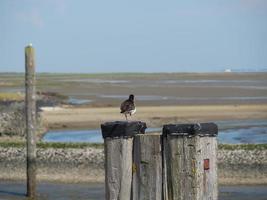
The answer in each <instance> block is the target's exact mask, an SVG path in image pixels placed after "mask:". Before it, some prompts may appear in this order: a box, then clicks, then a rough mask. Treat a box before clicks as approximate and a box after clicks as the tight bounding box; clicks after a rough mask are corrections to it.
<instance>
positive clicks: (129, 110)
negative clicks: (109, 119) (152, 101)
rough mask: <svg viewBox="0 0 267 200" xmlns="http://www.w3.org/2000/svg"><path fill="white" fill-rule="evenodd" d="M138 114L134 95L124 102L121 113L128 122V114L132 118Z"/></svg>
mask: <svg viewBox="0 0 267 200" xmlns="http://www.w3.org/2000/svg"><path fill="white" fill-rule="evenodd" d="M135 112H136V108H135V104H134V95H133V94H131V95H130V96H129V98H128V99H127V100H125V101H124V102H122V104H121V113H122V114H124V115H125V118H126V120H128V119H127V114H129V115H130V116H131V115H132V114H134V113H135Z"/></svg>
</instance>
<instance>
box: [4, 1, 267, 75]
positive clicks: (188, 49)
mask: <svg viewBox="0 0 267 200" xmlns="http://www.w3.org/2000/svg"><path fill="white" fill-rule="evenodd" d="M29 43H32V44H33V47H34V48H35V51H36V69H37V71H38V72H79V73H109V72H212V71H223V70H224V69H227V68H231V69H235V70H242V69H249V70H258V69H262V68H265V69H267V0H201V1H199V0H164V1H163V0H134V1H128V0H112V1H111V0H75V1H74V0H0V72H23V71H24V68H25V64H24V63H25V60H24V59H25V58H24V47H25V46H26V45H27V44H29Z"/></svg>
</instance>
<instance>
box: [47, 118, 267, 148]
mask: <svg viewBox="0 0 267 200" xmlns="http://www.w3.org/2000/svg"><path fill="white" fill-rule="evenodd" d="M216 123H217V124H218V127H219V135H218V141H219V143H227V144H247V143H250V144H263V143H264V144H265V143H267V121H266V120H237V121H218V122H216ZM146 132H161V128H148V129H147V130H146ZM43 141H45V142H92V143H103V139H102V134H101V130H100V129H94V130H62V131H60V130H59V131H49V132H48V133H46V134H45V136H44V137H43Z"/></svg>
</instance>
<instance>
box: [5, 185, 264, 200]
mask: <svg viewBox="0 0 267 200" xmlns="http://www.w3.org/2000/svg"><path fill="white" fill-rule="evenodd" d="M25 194H26V183H24V182H11V181H0V199H1V200H26V198H25ZM37 194H38V200H68V199H70V200H73V199H75V200H84V199H90V200H104V199H105V189H104V184H103V183H90V184H88V183H87V184H59V183H39V184H38V187H37ZM266 196H267V185H250V186H246V185H240V186H239V185H238V186H220V187H219V200H251V199H257V200H266Z"/></svg>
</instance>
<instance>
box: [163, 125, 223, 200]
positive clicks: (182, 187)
mask: <svg viewBox="0 0 267 200" xmlns="http://www.w3.org/2000/svg"><path fill="white" fill-rule="evenodd" d="M217 134H218V128H217V125H216V124H214V123H201V124H177V125H173V124H170V125H164V127H163V137H164V139H163V140H164V141H163V151H164V170H163V172H164V175H163V176H164V178H163V179H164V181H163V186H164V189H163V190H164V200H217V198H218V188H217V187H218V186H217V163H216V162H217V161H216V154H217V140H216V136H217Z"/></svg>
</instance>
